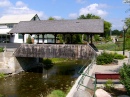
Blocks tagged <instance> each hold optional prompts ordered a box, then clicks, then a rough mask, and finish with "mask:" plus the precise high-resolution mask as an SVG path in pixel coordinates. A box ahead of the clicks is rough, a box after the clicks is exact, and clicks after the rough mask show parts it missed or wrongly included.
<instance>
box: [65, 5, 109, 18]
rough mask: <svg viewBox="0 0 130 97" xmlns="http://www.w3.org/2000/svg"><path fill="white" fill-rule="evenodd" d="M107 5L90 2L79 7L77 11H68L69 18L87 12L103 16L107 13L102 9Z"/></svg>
mask: <svg viewBox="0 0 130 97" xmlns="http://www.w3.org/2000/svg"><path fill="white" fill-rule="evenodd" d="M107 7H108V6H107V5H106V4H96V3H95V4H91V5H89V6H86V7H84V8H81V9H80V10H79V12H78V13H70V14H69V16H68V17H69V18H71V19H76V18H77V17H79V16H80V15H87V14H94V15H97V16H100V17H102V18H104V17H105V16H106V15H107V14H108V13H107V12H106V11H105V10H104V8H107Z"/></svg>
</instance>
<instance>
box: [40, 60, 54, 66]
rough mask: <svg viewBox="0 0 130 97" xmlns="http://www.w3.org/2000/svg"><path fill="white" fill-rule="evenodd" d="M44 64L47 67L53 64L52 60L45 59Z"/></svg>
mask: <svg viewBox="0 0 130 97" xmlns="http://www.w3.org/2000/svg"><path fill="white" fill-rule="evenodd" d="M42 62H43V64H45V65H48V64H52V60H50V59H43V61H42Z"/></svg>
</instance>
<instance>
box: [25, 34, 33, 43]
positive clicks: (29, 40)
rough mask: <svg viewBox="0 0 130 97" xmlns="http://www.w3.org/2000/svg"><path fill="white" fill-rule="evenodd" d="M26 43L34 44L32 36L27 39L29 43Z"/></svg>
mask: <svg viewBox="0 0 130 97" xmlns="http://www.w3.org/2000/svg"><path fill="white" fill-rule="evenodd" d="M26 43H28V44H32V38H31V36H30V35H29V36H28V38H27V42H26Z"/></svg>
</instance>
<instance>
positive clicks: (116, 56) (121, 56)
mask: <svg viewBox="0 0 130 97" xmlns="http://www.w3.org/2000/svg"><path fill="white" fill-rule="evenodd" d="M124 58H125V56H124V55H121V54H117V53H114V59H124Z"/></svg>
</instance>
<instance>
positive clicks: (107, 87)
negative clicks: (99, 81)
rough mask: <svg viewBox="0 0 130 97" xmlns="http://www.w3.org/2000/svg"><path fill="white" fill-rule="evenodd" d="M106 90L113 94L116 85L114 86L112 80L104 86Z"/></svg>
mask: <svg viewBox="0 0 130 97" xmlns="http://www.w3.org/2000/svg"><path fill="white" fill-rule="evenodd" d="M104 88H105V89H106V90H108V91H109V92H111V91H112V89H113V88H114V84H113V82H112V80H110V79H109V80H107V81H106V83H105V84H104Z"/></svg>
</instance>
